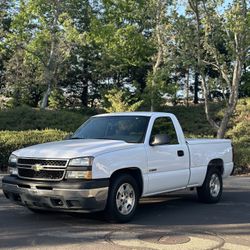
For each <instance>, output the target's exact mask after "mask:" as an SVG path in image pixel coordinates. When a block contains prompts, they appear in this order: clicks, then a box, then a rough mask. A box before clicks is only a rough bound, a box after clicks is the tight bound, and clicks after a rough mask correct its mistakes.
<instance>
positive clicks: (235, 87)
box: [217, 58, 242, 138]
mask: <svg viewBox="0 0 250 250" xmlns="http://www.w3.org/2000/svg"><path fill="white" fill-rule="evenodd" d="M241 73H242V61H241V60H240V58H238V59H237V60H236V62H235V67H234V72H233V79H232V91H231V94H230V97H229V101H228V105H227V108H226V111H225V114H224V116H223V119H222V121H221V124H220V127H219V129H218V131H217V138H224V137H225V134H226V130H227V126H228V123H229V120H230V118H231V116H232V115H233V112H234V110H235V108H236V105H237V102H238V96H239V83H240V78H241Z"/></svg>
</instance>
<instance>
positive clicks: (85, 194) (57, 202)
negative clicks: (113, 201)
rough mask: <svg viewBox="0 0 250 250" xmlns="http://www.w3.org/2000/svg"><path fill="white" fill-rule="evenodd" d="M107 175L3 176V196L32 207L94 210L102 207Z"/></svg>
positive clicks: (60, 209)
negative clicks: (61, 177) (33, 178)
mask: <svg viewBox="0 0 250 250" xmlns="http://www.w3.org/2000/svg"><path fill="white" fill-rule="evenodd" d="M108 186H109V180H108V179H96V180H91V181H80V180H72V181H69V180H65V181H60V182H45V181H43V182H41V181H28V180H22V179H19V178H18V177H15V176H5V177H4V178H3V180H2V188H3V192H4V194H5V196H6V197H7V198H8V199H10V200H11V201H13V202H14V203H16V204H19V205H22V206H26V207H29V208H35V209H46V210H57V211H82V212H94V211H101V210H104V209H105V206H106V201H107V197H108Z"/></svg>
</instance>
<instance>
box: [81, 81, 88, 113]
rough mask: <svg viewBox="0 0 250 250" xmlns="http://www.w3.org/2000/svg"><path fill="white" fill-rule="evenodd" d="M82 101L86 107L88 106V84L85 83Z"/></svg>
mask: <svg viewBox="0 0 250 250" xmlns="http://www.w3.org/2000/svg"><path fill="white" fill-rule="evenodd" d="M81 102H82V106H83V107H84V108H86V107H88V84H85V85H84V86H83V89H82V93H81Z"/></svg>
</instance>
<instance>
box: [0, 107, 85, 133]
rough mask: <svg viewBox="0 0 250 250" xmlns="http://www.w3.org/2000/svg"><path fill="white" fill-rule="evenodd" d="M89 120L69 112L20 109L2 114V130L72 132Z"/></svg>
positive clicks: (3, 111)
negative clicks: (47, 129)
mask: <svg viewBox="0 0 250 250" xmlns="http://www.w3.org/2000/svg"><path fill="white" fill-rule="evenodd" d="M86 119H87V118H86V117H85V115H83V114H80V113H76V112H69V111H52V110H39V109H32V108H29V107H18V108H14V109H7V110H2V111H1V112H0V130H18V131H21V130H33V129H39V130H42V129H46V128H49V129H59V130H63V131H68V132H72V131H74V130H76V129H77V128H78V127H79V126H80V125H81V124H82V123H83V122H84V121H85V120H86Z"/></svg>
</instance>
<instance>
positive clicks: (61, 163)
mask: <svg viewBox="0 0 250 250" xmlns="http://www.w3.org/2000/svg"><path fill="white" fill-rule="evenodd" d="M66 163H67V161H65V160H64V161H63V160H41V159H18V164H22V165H23V164H24V165H35V164H40V165H43V166H44V165H49V166H65V165H66Z"/></svg>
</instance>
